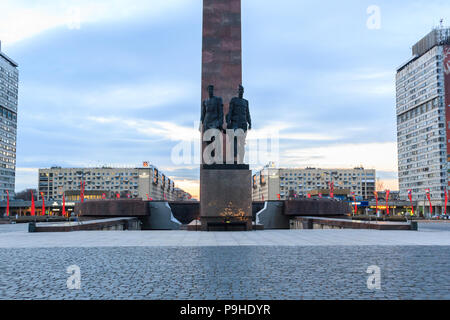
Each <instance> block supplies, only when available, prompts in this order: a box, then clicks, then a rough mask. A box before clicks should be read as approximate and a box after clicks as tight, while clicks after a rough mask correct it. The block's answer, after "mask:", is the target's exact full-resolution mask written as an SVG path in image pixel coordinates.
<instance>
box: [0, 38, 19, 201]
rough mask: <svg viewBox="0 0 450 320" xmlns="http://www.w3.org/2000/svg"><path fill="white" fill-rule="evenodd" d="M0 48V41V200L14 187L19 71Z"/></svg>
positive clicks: (11, 191) (12, 193) (16, 65)
mask: <svg viewBox="0 0 450 320" xmlns="http://www.w3.org/2000/svg"><path fill="white" fill-rule="evenodd" d="M1 50H2V49H1V42H0V200H5V199H6V198H7V192H6V191H8V192H9V195H10V196H11V197H12V196H13V195H14V187H15V176H16V141H17V105H18V90H19V71H18V64H17V63H16V62H14V60H12V59H11V58H9V57H8V56H7V55H6V54H4V53H3V52H2V51H1Z"/></svg>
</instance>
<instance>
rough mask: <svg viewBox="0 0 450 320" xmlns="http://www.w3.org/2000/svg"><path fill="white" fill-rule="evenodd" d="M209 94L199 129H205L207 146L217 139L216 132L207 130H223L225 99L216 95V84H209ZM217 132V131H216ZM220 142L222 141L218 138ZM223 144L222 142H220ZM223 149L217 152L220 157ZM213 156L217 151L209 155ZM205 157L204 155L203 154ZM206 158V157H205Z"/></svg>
mask: <svg viewBox="0 0 450 320" xmlns="http://www.w3.org/2000/svg"><path fill="white" fill-rule="evenodd" d="M208 94H209V98H208V99H206V100H205V101H203V103H202V115H201V119H200V122H201V124H200V128H199V130H200V131H201V129H203V135H204V138H205V139H206V140H208V139H211V140H208V141H206V146H208V145H210V144H211V143H213V142H214V141H215V139H216V137H215V136H214V134H215V133H214V132H207V131H208V130H210V129H217V130H220V132H222V131H223V101H222V98H220V97H216V96H214V86H213V85H209V86H208ZM216 133H217V132H216ZM218 142H219V143H220V142H221V141H219V140H218ZM220 145H221V144H220ZM221 154H222V153H221V150H219V153H218V154H217V156H218V157H221ZM209 156H211V157H212V158H215V157H216V152H215V150H213V151H212V152H211V153H210V154H208V157H209ZM202 157H203V155H202ZM203 160H205V159H203Z"/></svg>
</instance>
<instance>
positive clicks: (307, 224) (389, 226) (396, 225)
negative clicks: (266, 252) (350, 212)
mask: <svg viewBox="0 0 450 320" xmlns="http://www.w3.org/2000/svg"><path fill="white" fill-rule="evenodd" d="M290 228H291V229H372V230H414V231H417V222H415V221H409V222H385V221H383V222H382V221H355V220H350V219H333V218H318V217H296V218H293V219H291V221H290Z"/></svg>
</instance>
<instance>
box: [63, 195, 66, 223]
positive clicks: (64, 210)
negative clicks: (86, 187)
mask: <svg viewBox="0 0 450 320" xmlns="http://www.w3.org/2000/svg"><path fill="white" fill-rule="evenodd" d="M62 216H63V217H65V216H66V198H65V197H64V193H63V203H62Z"/></svg>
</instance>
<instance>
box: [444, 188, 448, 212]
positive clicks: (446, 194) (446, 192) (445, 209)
mask: <svg viewBox="0 0 450 320" xmlns="http://www.w3.org/2000/svg"><path fill="white" fill-rule="evenodd" d="M447 203H448V191H447V190H445V206H444V214H445V215H447Z"/></svg>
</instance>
